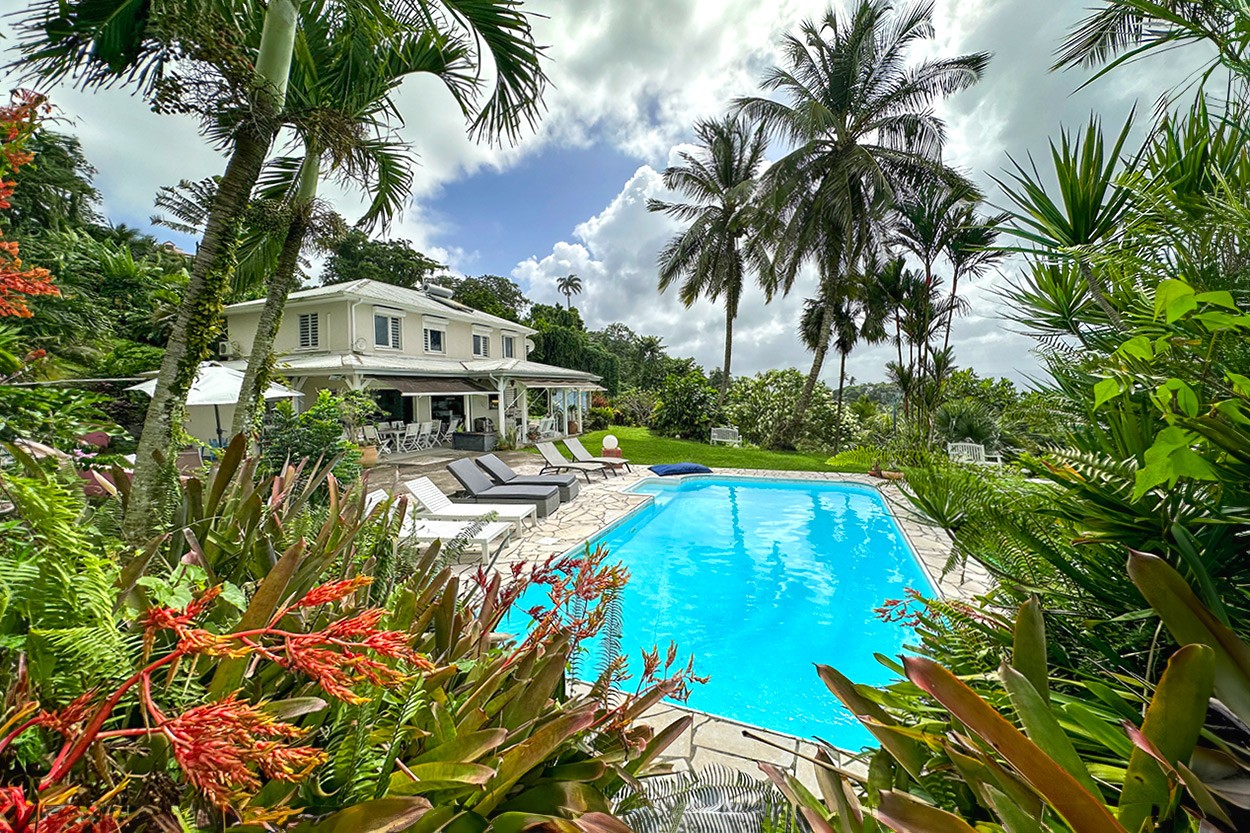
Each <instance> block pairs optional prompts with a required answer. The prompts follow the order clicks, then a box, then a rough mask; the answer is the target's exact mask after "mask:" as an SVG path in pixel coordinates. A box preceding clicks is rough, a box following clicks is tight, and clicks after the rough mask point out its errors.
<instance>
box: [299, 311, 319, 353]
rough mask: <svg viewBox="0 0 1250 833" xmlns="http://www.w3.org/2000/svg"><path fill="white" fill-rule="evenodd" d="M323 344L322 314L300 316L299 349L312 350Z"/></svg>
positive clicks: (302, 314)
mask: <svg viewBox="0 0 1250 833" xmlns="http://www.w3.org/2000/svg"><path fill="white" fill-rule="evenodd" d="M320 344H321V321H320V314H319V313H315V312H301V313H300V316H299V349H301V350H310V349H312V348H314V347H318V346H320Z"/></svg>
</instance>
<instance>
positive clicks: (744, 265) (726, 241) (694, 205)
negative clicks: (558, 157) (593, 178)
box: [647, 117, 771, 405]
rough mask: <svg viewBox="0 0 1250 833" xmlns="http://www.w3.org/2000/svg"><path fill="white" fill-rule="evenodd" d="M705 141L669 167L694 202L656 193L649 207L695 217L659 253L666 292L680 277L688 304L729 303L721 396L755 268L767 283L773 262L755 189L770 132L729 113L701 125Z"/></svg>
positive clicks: (672, 183) (667, 175)
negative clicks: (745, 286) (746, 285)
mask: <svg viewBox="0 0 1250 833" xmlns="http://www.w3.org/2000/svg"><path fill="white" fill-rule="evenodd" d="M694 132H695V136H696V137H697V139H698V145H699V148H698V150H697V151H696V152H694V153H685V152H683V153H682V154H681V160H682V164H681V165H675V166H673V167H670V168H668V169H666V170H665V171H664V186H665V187H666V188H668V189H669V190H670V191H677V192H680V193H681V194H683V195H684V196H686V197H687V198H689V200H690V202H676V203H674V202H665V201H662V200H655V199H653V200H649V201H648V202H647V209H648V210H649V211H662V212H664V213H666V214H669V215H671V216H673V217H676V218H678V219H680V220H684V221H686V222H687V223H688V225H687V226H686V229H685V231H683V232H681V233H680V234H677V235H676V236H675V237H673V239H672V240H670V241H669V242H668V244H667V245H666V246H665V247H664V249H663V250H662V251H661V252H660V256H659V269H660V283H659V286H660V291H661V292H664V291H665V290H667V289H668V288H669V287H670V286H672V285H673V284H674V283H675V282H677V281H678V280H682V284H681V295H680V297H681V302H682V303H683V304H685V305H686V307H687V308H689V307H690V306H692V305H693V304H694V302H695V301H697V300H698V299H699V298H700V297H703V296H706V297H707V298H708V300H711V301H716V300H719V299H720V298H722V297H723V298H724V303H725V360H724V364H722V365H721V380H720V398H719V400H718V404H720V405H723V404H724V402H725V395H726V394H727V393H728V391H729V374H730V365H731V361H732V359H733V332H734V330H733V328H734V319H735V318H737V317H738V303H739V301H740V300H741V298H742V288H743V278H744V276H745V273H746V271H747V269H748V268H750V269H752V270H753V271H754V272H755V273H756V274H757V275H758V276H759V277H760V279H761V282H765V281H766V279H765V277H764V276H765V275H767V274H768V273H769V272H770V271H771V264H770V261H769V258H768V254H767V252H766V250H765V247H764V243H763V238H762V236H761V235H760V234H759V233H758V229H757V226H758V224H757V222H756V219H755V218H756V210H755V203H754V198H755V192H756V188H757V185H758V177H759V172H760V167H761V166H762V165H763V162H764V151H765V149H766V147H767V144H768V143H767V139H766V138H765V136H764V131H763V130H761V129H759V128H756V129H754V130H752V129H751V127H750V126H749V125H748V124H747V123H746V122H745V121H744V120H743V119H741V118H735V117H726V118H722V119H719V120H715V121H700V122H699V123H698V124H697V125H695V131H694Z"/></svg>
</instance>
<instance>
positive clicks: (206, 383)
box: [126, 362, 304, 443]
mask: <svg viewBox="0 0 1250 833" xmlns="http://www.w3.org/2000/svg"><path fill="white" fill-rule="evenodd" d="M242 389H243V371H241V370H235V369H234V368H232V367H225V366H223V365H220V364H216V363H214V362H206V363H204V364H202V365H200V369H199V372H198V373H196V374H195V381H194V382H192V383H191V390H190V391H189V392H188V393H187V406H188V407H197V406H202V405H203V406H207V405H211V406H212V407H213V418H214V419H215V420H216V423H217V442H219V443H220V442H223V441H224V437H223V434H224V433H225V432H224V431H223V430H222V427H221V412H220V411H219V410H218V406H220V405H237V404H238V402H239V391H241V390H242ZM126 390H137V391H139V392H140V393H146V394H147V395H148V396H151V395H152V394H154V393H155V392H156V380H155V379H149V380H148V381H146V382H140V383H139V384H137V385H131V386H130V387H128V388H126ZM303 395H304V394H302V393H300V392H299V391H297V390H295V389H294V388H288V387H286V386H285V385H279V384H277V383H276V382H275V383H271V384H270V385H269V387H268V388H266V389H265V394H264V396H265V398H266V399H293V398H295V397H296V396H303Z"/></svg>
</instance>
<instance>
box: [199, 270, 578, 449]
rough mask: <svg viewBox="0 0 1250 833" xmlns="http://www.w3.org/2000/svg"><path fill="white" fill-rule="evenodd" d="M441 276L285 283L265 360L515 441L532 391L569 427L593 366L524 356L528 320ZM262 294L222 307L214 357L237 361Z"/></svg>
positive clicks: (294, 376)
mask: <svg viewBox="0 0 1250 833" xmlns="http://www.w3.org/2000/svg"><path fill="white" fill-rule="evenodd" d="M450 296H451V293H450V291H448V290H447V289H446V288H444V287H439V286H430V287H427V288H425V289H420V290H417V289H406V288H404V287H399V286H393V285H391V284H386V283H380V282H378V281H371V280H359V281H350V282H348V283H340V284H334V285H331V286H322V287H317V288H315V289H305V290H301V291H298V292H293V293H291V295H290V297H289V298H288V300H287V304H286V313H285V314H284V316H283V319H282V326H281V327H280V328H279V330H278V335H277V338H276V339H275V341H274V353H275V355H276V357H277V360H276V368H275V369H276V370H277V372H278V373H281V374H282V375H283V376H285V377H286V378H287V380H288V381H289V383H290V385H291V386H292V387H294V388H295V389H297V390H299V391H301V392H302V393H303V394H304V397H305V400H304V401H305V402H308V401H312V400H313V399H315V398H316V395H317V392H318V391H319V390H322V389H328V390H344V389H357V390H368V391H373V392H375V398H376V399H377V401H378V404H379V405H380V406H381V408H382V409H383V411H384V412H385V416H383V417H380V419H383V420H403V421H404V422H424V421H429V420H442V421H444V422H447V421H449V420H451V419H460V420H462V421H463V425H465V426H466V427H467V430H470V431H472V430H478V431H497V430H499V429H500V428H502V429H503V431H504V432H506V433H505V434H504V436H507V437H509V438H510V439H513V440H514V441H518V442H524V441H525V435H526V431H525V430H524V426H525V425H526V421H527V416H526V415H527V414H528V412H529V400H530V398H531V397H533V396H536V395H537V396H542V397H543V398H544V401H546V402H547V403H549V407H550V412H551V414H552V415H553V416H557V417H559V418H560V423H559V425H560V427H561V429H563V432H564V433H567V432H568V428H569V425H568V422H569V421H570V418H576V417H580V416H581V415H583V414H585V412H586V407H587V406H588V405H589V392H590V391H594V390H601V388H600V387H599V384H598V382H599V377H597V376H594V375H592V374H589V373H584V372H582V371H578V370H569V369H567V368H563V367H552V366H551V365H545V364H539V363H537V362H531V361H529V360H528V358H527V355H528V352H529V350H530V349H531V347H532V343H531V342H529V340H528V338H529V336H531V335H533V334H534V333H535V332H536V331H535V330H533V329H530V328H529V327H526V326H524V325H522V324H518V323H516V322H514V321H508V320H506V319H503V318H497V317H495V316H493V315H487V314H486V313H483V312H480V311H478V310H475V309H472V308H470V307H467V306H465V305H463V304H460V303H458V302H456V301H453V300H452V299H451V297H450ZM263 306H264V301H263V300H256V301H246V302H244V303H241V304H232V305H231V306H228V307H226V309H225V310H224V313H223V315H224V317H225V321H226V335H225V341H226V346H225V350H226V352H227V353H228V355H227V356H226V357H225V358H227V359H229V361H226V362H225V363H226V364H227V365H230V366H234V367H243V366H244V365H245V364H246V361H245V360H246V358H247V356H248V353H249V351H250V350H251V346H252V341H253V338H254V337H255V334H256V325H257V322H258V321H259V319H260V313H261V308H262V307H263Z"/></svg>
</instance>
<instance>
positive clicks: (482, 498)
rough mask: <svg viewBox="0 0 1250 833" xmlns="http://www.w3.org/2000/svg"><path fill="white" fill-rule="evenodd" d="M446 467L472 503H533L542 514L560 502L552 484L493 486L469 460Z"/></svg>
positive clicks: (552, 510) (553, 508)
mask: <svg viewBox="0 0 1250 833" xmlns="http://www.w3.org/2000/svg"><path fill="white" fill-rule="evenodd" d="M447 470H448V471H449V472H451V473H452V475H453V476H454V477H455V478H456V479H457V480H459V481H460V485H461V486H464V488H465V491H466V492H468V493H469V497H470V499H471V500H473V501H474V502H475V503H532V504H533V505H534V508H535V509H537V510H538V517H540V518H545V517H547V516H548V515H550V514H551V513H552V512H554V511H555V510H556V508H557V507H558V506H559V505H560V490H559V489H558V488H557V487H556V486H555V485H554V484H548V485H531V486H519V485H513V486H496V485H494V484H493V483H492V482H491V480H490V478H488V477H487V476H486V474H485V473H484V472H483V471H482V470H481V469H480V468H478V467H477V466H476V465H474V463H473V461H472V460H457V461H456V462H454V463H452V464H450V465H449V466H447Z"/></svg>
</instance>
